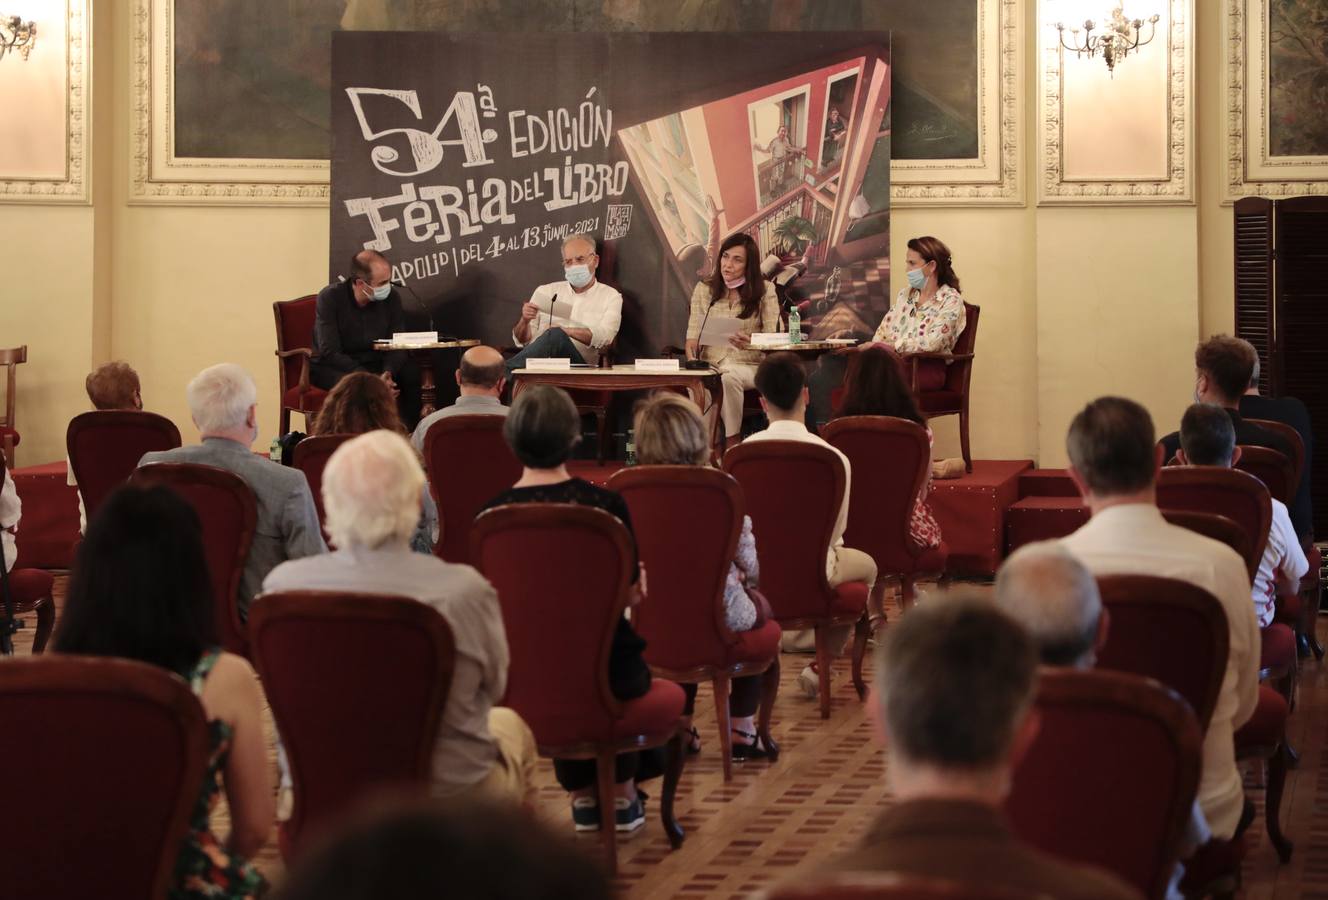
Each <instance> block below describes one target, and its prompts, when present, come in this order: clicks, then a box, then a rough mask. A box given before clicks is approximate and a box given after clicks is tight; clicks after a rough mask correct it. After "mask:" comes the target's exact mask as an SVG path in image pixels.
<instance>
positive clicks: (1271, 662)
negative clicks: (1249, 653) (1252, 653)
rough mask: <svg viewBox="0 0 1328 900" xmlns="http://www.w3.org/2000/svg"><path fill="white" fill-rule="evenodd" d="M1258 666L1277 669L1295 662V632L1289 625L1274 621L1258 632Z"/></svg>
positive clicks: (1292, 664)
mask: <svg viewBox="0 0 1328 900" xmlns="http://www.w3.org/2000/svg"><path fill="white" fill-rule="evenodd" d="M1259 643H1260V651H1259V666H1260V667H1261V668H1264V669H1278V668H1286V667H1288V666H1294V665H1295V664H1296V633H1295V632H1294V631H1292V630H1291V628H1290V626H1288V625H1283V624H1282V623H1281V622H1274V623H1273V624H1271V625H1269V626H1268V627H1267V628H1264V629H1262V630H1261V631H1260V632H1259Z"/></svg>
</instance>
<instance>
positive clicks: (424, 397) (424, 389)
mask: <svg viewBox="0 0 1328 900" xmlns="http://www.w3.org/2000/svg"><path fill="white" fill-rule="evenodd" d="M479 344H480V342H479V340H478V339H476V338H467V339H465V340H459V341H434V342H433V343H431V344H379V343H375V344H374V349H375V350H378V351H379V352H381V353H390V352H393V351H397V350H400V351H401V352H402V353H408V354H410V358H411V359H413V360H415V365H417V366H419V367H420V418H421V419H423V418H424V417H425V416H427V415H429V414H430V413H432V412H434V411H435V410H437V409H438V383H437V382H436V381H434V377H433V353H432V351H434V350H458V349H464V348H466V347H478V346H479Z"/></svg>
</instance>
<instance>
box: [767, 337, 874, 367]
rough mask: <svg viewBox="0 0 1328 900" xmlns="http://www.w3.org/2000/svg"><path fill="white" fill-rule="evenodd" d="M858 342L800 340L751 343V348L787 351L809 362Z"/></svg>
mask: <svg viewBox="0 0 1328 900" xmlns="http://www.w3.org/2000/svg"><path fill="white" fill-rule="evenodd" d="M860 343H861V341H854V342H853V343H851V344H845V343H843V342H842V341H802V342H800V343H797V344H759V345H758V344H752V345H751V349H752V350H759V351H760V352H761V353H783V352H785V351H788V352H791V353H796V354H798V356H799V357H801V358H802V360H803V362H809V361H811V360H815V359H818V358H820V357H821V356H824V355H825V354H827V353H833V352H834V351H836V350H852V349H853V348H854V347H856V346H858V344H860Z"/></svg>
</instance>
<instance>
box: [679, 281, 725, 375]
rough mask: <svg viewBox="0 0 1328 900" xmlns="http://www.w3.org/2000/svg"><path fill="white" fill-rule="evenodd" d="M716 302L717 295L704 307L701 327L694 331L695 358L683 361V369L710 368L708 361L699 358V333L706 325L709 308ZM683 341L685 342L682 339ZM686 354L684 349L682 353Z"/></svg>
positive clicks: (703, 330)
mask: <svg viewBox="0 0 1328 900" xmlns="http://www.w3.org/2000/svg"><path fill="white" fill-rule="evenodd" d="M718 302H719V298H718V297H714V298H712V299H711V300H710V305H709V306H707V307H706V311H705V315H704V316H702V317H701V327H700V329H698V330H697V332H696V359H689V360H687V361H686V362H684V363H683V364H682V367H683V368H684V369H708V368H710V363H708V362H706V361H705V360H703V359H702V358H701V335H703V334H705V326H706V322H707V321H709V319H710V310H712V309H714V308H715V304H716V303H718ZM683 343H684V344H685V343H686V342H685V341H684V342H683ZM686 354H687V351H686V350H683V355H684V356H685V355H686Z"/></svg>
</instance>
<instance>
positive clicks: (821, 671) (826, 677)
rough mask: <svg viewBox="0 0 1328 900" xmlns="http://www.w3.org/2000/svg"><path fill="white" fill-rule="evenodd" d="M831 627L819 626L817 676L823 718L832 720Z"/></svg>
mask: <svg viewBox="0 0 1328 900" xmlns="http://www.w3.org/2000/svg"><path fill="white" fill-rule="evenodd" d="M828 631H829V626H822V625H817V626H816V629H815V634H816V676H817V679H818V681H819V690H818V691H817V693H818V694H819V695H820V700H821V718H822V719H828V718H830V636H829V634H828Z"/></svg>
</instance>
